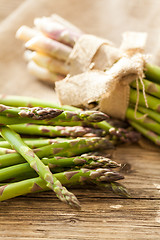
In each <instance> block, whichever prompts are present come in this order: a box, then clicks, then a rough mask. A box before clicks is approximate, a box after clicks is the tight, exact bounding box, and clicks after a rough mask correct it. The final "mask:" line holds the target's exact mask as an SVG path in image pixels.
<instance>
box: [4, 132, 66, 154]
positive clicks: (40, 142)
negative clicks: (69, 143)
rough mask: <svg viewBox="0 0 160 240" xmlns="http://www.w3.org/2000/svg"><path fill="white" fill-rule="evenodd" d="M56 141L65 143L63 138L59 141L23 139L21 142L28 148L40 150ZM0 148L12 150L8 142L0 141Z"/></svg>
mask: <svg viewBox="0 0 160 240" xmlns="http://www.w3.org/2000/svg"><path fill="white" fill-rule="evenodd" d="M13 130H14V129H13ZM17 133H18V132H17ZM57 140H58V141H60V140H61V141H63V140H64V141H66V139H63V138H61V139H57V138H55V139H50V138H49V139H41V138H37V139H32V138H30V139H27V140H25V139H24V138H23V141H24V142H25V143H26V144H27V145H28V147H30V148H32V149H34V148H40V147H43V146H46V145H49V144H52V143H54V142H57ZM0 148H8V149H10V148H12V146H11V145H10V144H9V142H8V141H0Z"/></svg>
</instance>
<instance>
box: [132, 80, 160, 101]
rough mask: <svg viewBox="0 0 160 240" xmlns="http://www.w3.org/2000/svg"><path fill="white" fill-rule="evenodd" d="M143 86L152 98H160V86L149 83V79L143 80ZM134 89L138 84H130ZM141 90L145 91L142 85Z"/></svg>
mask: <svg viewBox="0 0 160 240" xmlns="http://www.w3.org/2000/svg"><path fill="white" fill-rule="evenodd" d="M143 84H144V87H145V92H146V93H149V94H150V95H152V96H155V97H158V98H160V85H159V84H156V83H154V82H151V81H148V80H147V79H143ZM130 85H131V86H132V87H133V88H136V82H135V81H134V82H132V83H131V84H130ZM139 89H140V90H143V87H142V85H141V84H140V85H139Z"/></svg>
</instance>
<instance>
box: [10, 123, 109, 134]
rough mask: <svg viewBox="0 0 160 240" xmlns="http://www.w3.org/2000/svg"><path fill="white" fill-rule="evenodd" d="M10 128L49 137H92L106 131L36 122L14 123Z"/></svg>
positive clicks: (18, 131) (22, 132) (23, 132)
mask: <svg viewBox="0 0 160 240" xmlns="http://www.w3.org/2000/svg"><path fill="white" fill-rule="evenodd" d="M10 128H11V129H13V130H14V131H16V132H17V133H21V134H29V135H41V136H50V137H57V136H62V137H83V136H85V135H87V136H92V137H96V136H97V137H100V136H104V135H105V134H106V133H105V131H103V130H102V129H94V128H88V127H82V126H74V127H63V126H44V125H36V124H16V125H11V126H10Z"/></svg>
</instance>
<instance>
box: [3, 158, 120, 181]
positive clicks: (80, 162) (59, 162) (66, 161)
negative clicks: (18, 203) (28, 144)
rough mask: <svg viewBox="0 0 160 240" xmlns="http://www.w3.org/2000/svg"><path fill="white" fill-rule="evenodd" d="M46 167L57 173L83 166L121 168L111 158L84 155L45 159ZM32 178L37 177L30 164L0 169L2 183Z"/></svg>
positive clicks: (43, 160)
mask: <svg viewBox="0 0 160 240" xmlns="http://www.w3.org/2000/svg"><path fill="white" fill-rule="evenodd" d="M41 161H42V162H43V163H44V164H45V165H48V167H49V168H50V170H52V171H53V172H57V170H59V169H60V170H62V169H64V168H72V167H75V166H76V167H77V166H81V168H89V169H92V168H116V167H120V164H118V163H116V162H115V161H112V160H111V159H109V158H106V157H101V156H94V155H87V154H83V155H81V156H77V157H71V158H65V157H54V158H49V159H47V158H43V159H42V160H41ZM28 175H29V176H32V177H36V176H37V174H35V171H34V170H33V169H32V168H31V167H30V165H29V164H28V163H22V164H17V165H14V166H10V167H6V168H2V169H0V181H5V180H8V179H12V178H13V179H14V178H17V177H19V176H23V177H24V176H28Z"/></svg>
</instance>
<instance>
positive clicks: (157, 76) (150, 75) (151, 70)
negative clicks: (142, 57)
mask: <svg viewBox="0 0 160 240" xmlns="http://www.w3.org/2000/svg"><path fill="white" fill-rule="evenodd" d="M145 75H146V78H147V79H149V80H151V81H152V82H156V83H160V67H158V66H155V65H152V64H149V63H148V64H146V71H145Z"/></svg>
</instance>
